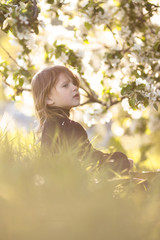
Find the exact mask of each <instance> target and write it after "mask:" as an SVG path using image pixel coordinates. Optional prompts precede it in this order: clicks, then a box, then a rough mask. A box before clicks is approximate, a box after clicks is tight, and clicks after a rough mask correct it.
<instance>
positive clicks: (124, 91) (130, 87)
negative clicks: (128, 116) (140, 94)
mask: <svg viewBox="0 0 160 240" xmlns="http://www.w3.org/2000/svg"><path fill="white" fill-rule="evenodd" d="M133 89H134V87H133V85H127V86H126V87H123V88H122V90H121V94H122V95H126V94H129V93H131V92H132V90H133Z"/></svg>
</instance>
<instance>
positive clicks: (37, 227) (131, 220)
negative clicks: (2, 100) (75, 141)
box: [0, 133, 160, 240]
mask: <svg viewBox="0 0 160 240" xmlns="http://www.w3.org/2000/svg"><path fill="white" fill-rule="evenodd" d="M0 149H1V151H0V212H1V218H0V236H1V239H2V240H3V239H4V240H29V239H34V240H36V239H37V240H41V239H43V240H44V239H46V240H50V239H58V240H59V239H60V240H61V239H66V240H72V239H74V240H75V239H78V240H79V239H87V240H90V239H92V240H96V239H97V240H98V239H100V240H103V239H105V240H106V239H109V240H112V239H113V240H114V239H115V240H116V239H123V240H124V239H126V240H128V239H130V240H132V239H133V240H135V239H137V240H138V239H145V240H151V239H153V240H154V239H155V240H156V239H157V240H159V238H160V230H159V229H160V217H159V207H160V202H159V197H160V196H159V195H160V181H159V180H160V177H159V176H156V177H154V178H152V179H149V180H148V188H147V190H145V189H144V187H143V185H142V184H138V183H137V181H135V180H132V179H123V178H119V179H118V180H116V179H115V180H108V178H107V174H105V169H102V170H101V171H98V169H97V170H95V171H94V172H92V171H87V170H86V169H89V168H88V164H89V161H88V160H87V159H86V162H80V161H78V160H77V161H76V160H75V155H74V153H73V152H72V153H71V152H65V153H64V152H62V153H61V154H59V155H55V156H51V155H50V154H45V155H43V156H42V155H41V152H40V149H39V144H34V137H33V135H32V134H30V135H28V136H23V135H22V134H17V136H16V137H14V136H11V135H9V134H4V133H3V134H1V136H0Z"/></svg>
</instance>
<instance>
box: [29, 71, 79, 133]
mask: <svg viewBox="0 0 160 240" xmlns="http://www.w3.org/2000/svg"><path fill="white" fill-rule="evenodd" d="M60 74H64V75H65V76H67V77H69V78H71V79H72V80H73V82H74V83H75V85H77V86H78V87H79V79H78V77H77V76H76V75H75V74H74V73H73V72H72V71H70V70H69V69H68V68H66V67H64V66H53V67H47V68H45V69H43V70H42V71H40V72H38V73H37V74H35V76H34V77H33V79H32V82H31V88H32V94H33V100H34V105H35V112H36V115H37V118H38V120H39V127H38V130H37V132H38V133H40V132H41V131H42V130H43V125H44V123H45V121H46V119H47V118H48V117H51V116H53V110H51V108H49V107H48V104H47V102H46V98H47V97H48V95H49V94H50V91H51V89H52V88H53V87H54V86H55V85H56V83H57V81H58V77H59V75H60Z"/></svg>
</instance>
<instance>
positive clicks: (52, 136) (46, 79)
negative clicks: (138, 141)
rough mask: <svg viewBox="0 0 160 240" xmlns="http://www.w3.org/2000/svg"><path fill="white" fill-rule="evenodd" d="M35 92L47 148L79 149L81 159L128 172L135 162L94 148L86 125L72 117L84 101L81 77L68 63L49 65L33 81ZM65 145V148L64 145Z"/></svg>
mask: <svg viewBox="0 0 160 240" xmlns="http://www.w3.org/2000/svg"><path fill="white" fill-rule="evenodd" d="M31 85H32V93H33V98H34V103H35V109H36V113H37V116H38V119H39V132H40V133H41V145H42V148H43V149H45V150H47V151H48V150H49V151H53V153H57V152H58V151H64V146H65V149H66V150H67V149H68V150H74V149H76V150H77V158H83V159H84V160H85V157H88V156H89V157H90V159H91V161H92V162H93V163H95V164H98V165H99V166H100V165H102V164H104V165H107V166H108V169H111V170H113V171H117V172H120V173H122V172H123V173H124V172H127V173H128V171H129V169H130V167H131V164H130V160H128V158H127V156H126V155H125V154H123V153H121V152H115V153H112V154H107V153H103V152H101V151H98V150H96V149H94V148H93V146H92V145H91V143H90V142H89V140H88V136H87V133H86V131H85V130H84V128H83V127H82V126H81V125H80V124H79V123H77V122H75V121H72V120H70V119H69V114H70V110H71V108H73V107H76V106H78V105H79V104H80V94H79V79H78V78H77V76H76V75H74V74H73V73H72V72H71V71H70V70H69V69H68V68H66V67H64V66H53V67H48V68H45V69H44V70H42V71H41V72H39V73H37V74H36V75H35V76H34V78H33V80H32V83H31ZM62 146H63V147H62Z"/></svg>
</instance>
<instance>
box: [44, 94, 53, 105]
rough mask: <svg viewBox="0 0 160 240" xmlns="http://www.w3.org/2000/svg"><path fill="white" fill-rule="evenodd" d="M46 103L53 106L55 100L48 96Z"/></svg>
mask: <svg viewBox="0 0 160 240" xmlns="http://www.w3.org/2000/svg"><path fill="white" fill-rule="evenodd" d="M46 103H47V104H48V105H53V104H54V99H53V98H52V97H50V96H47V97H46Z"/></svg>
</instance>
